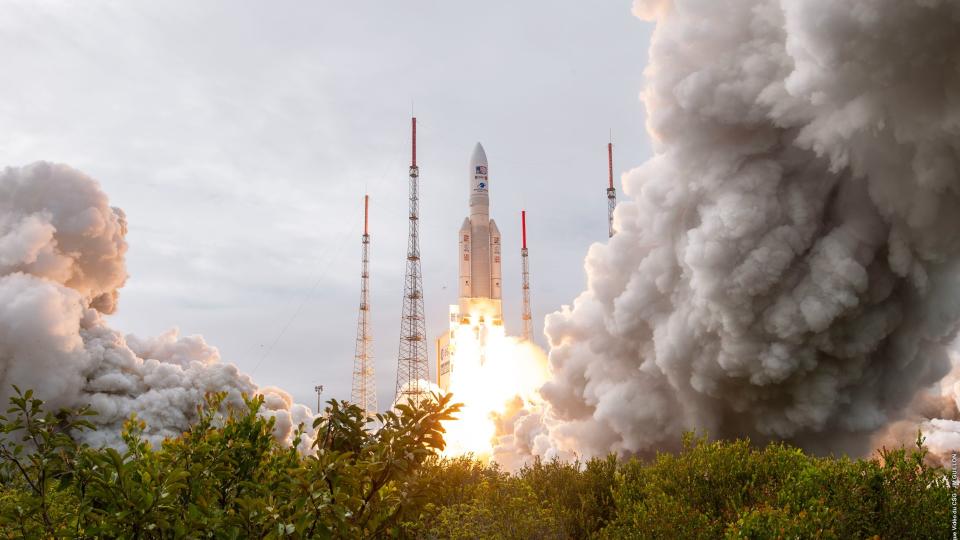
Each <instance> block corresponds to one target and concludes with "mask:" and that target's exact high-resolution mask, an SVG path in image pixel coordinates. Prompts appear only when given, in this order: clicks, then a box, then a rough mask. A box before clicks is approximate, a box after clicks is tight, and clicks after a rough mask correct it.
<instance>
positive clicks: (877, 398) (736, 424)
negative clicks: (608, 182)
mask: <svg viewBox="0 0 960 540" xmlns="http://www.w3.org/2000/svg"><path fill="white" fill-rule="evenodd" d="M634 12H635V14H636V15H638V16H640V17H643V18H648V19H652V20H654V21H656V30H655V32H654V35H653V40H652V45H651V49H650V60H649V67H648V68H647V70H646V79H647V80H646V87H645V89H644V91H643V94H642V99H643V102H644V104H645V106H646V109H647V113H648V121H647V130H648V132H649V133H650V135H651V138H652V139H653V140H654V156H653V157H652V158H651V159H650V160H648V161H647V162H646V163H644V164H643V165H642V166H640V167H638V168H636V169H634V170H632V171H630V172H629V173H628V174H626V175H625V176H624V179H623V185H624V191H625V193H626V195H627V196H628V200H625V201H624V202H622V203H621V204H620V205H619V207H618V208H617V210H616V215H615V229H616V235H615V236H613V238H612V239H611V240H610V241H609V242H608V243H606V244H595V245H593V246H592V247H591V249H590V251H589V253H588V255H587V257H586V261H585V266H586V270H587V274H588V283H587V289H586V291H584V292H583V293H581V294H580V295H579V296H578V297H577V298H576V300H575V301H574V303H573V306H572V307H564V308H563V309H562V310H561V311H559V312H557V313H554V314H552V315H550V316H548V317H547V320H546V334H547V336H548V338H549V341H550V345H551V347H552V350H551V352H550V365H551V370H552V373H553V379H552V380H551V381H550V382H548V383H547V384H546V385H545V386H544V387H543V388H542V390H541V393H542V395H543V396H544V398H545V399H546V400H547V402H548V403H547V408H546V411H545V417H544V419H543V420H542V422H539V424H540V425H541V426H542V427H535V426H534V425H531V422H529V421H523V422H520V425H522V426H523V430H522V433H521V432H520V431H518V432H516V433H515V438H520V437H522V436H523V435H524V434H528V435H527V437H528V438H529V440H527V441H526V442H524V443H523V445H522V446H524V447H526V448H531V449H534V450H532V451H533V453H540V454H543V455H557V454H563V453H564V452H577V453H579V454H580V455H585V456H590V455H598V454H604V453H606V452H609V451H615V452H620V453H644V452H651V451H653V450H657V449H664V448H670V447H671V446H673V445H675V444H676V443H677V441H678V440H679V438H680V434H681V433H682V432H683V431H685V430H699V431H706V432H708V433H709V434H710V435H711V436H714V437H727V436H743V435H747V436H751V437H752V438H754V439H755V440H757V441H760V442H762V441H765V440H770V439H784V440H787V441H791V442H793V443H796V444H799V445H800V446H802V447H804V448H807V449H809V450H812V451H815V452H828V451H846V452H850V453H854V454H862V453H864V452H866V451H868V450H869V449H870V442H871V436H874V435H876V434H878V433H880V432H882V430H884V429H885V428H886V427H888V426H890V425H891V424H892V423H894V422H895V421H897V420H899V419H901V418H905V417H906V416H907V415H908V413H907V412H906V409H907V408H908V405H909V404H910V403H911V402H912V401H913V400H914V398H915V397H916V396H917V395H918V393H919V392H920V391H921V390H922V389H925V388H929V387H930V386H931V385H933V384H934V383H936V382H937V381H939V380H940V379H941V378H943V377H944V375H946V374H947V373H948V371H949V370H950V361H949V358H948V354H947V353H948V344H949V343H950V342H951V340H952V338H953V336H954V335H955V332H956V330H957V326H958V320H960V298H958V292H960V257H958V254H960V235H958V234H957V232H958V231H960V191H958V190H960V177H958V170H960V33H958V32H957V31H956V29H957V27H958V24H960V4H958V3H956V2H948V1H940V0H851V1H848V2H836V1H835V0H754V1H746V0H673V1H670V0H656V1H644V0H638V1H637V2H636V3H635V5H634ZM534 420H536V419H534ZM533 423H534V424H536V423H537V422H536V421H534V422H533ZM927 424H928V429H930V426H935V427H936V428H937V429H939V430H941V431H950V430H952V431H953V432H954V435H955V439H954V440H960V428H958V427H956V426H960V422H953V423H950V422H949V421H947V420H939V421H931V422H928V423H927ZM543 426H545V427H543ZM914 426H916V424H914ZM547 428H549V429H547ZM909 435H910V436H911V437H915V435H916V427H914V429H913V431H912V433H910V434H909ZM937 437H938V440H947V439H948V438H949V437H948V436H947V435H944V434H942V433H941V434H938V435H937ZM511 442H512V443H513V444H517V441H516V440H511Z"/></svg>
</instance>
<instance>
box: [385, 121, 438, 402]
mask: <svg viewBox="0 0 960 540" xmlns="http://www.w3.org/2000/svg"><path fill="white" fill-rule="evenodd" d="M410 126H411V134H412V135H411V148H412V150H411V158H410V221H409V226H408V235H407V236H408V238H407V269H406V273H405V276H404V280H403V281H404V284H403V310H402V313H401V317H400V353H399V355H398V357H397V392H396V398H395V400H394V401H395V402H397V403H403V402H406V400H407V399H413V400H414V401H419V400H420V399H422V398H424V397H426V395H427V393H428V392H429V388H428V387H427V383H426V381H428V379H429V377H430V367H429V365H428V364H427V329H426V328H427V326H426V321H425V313H424V309H423V275H422V274H421V272H420V169H419V168H418V167H417V119H416V118H411V122H410Z"/></svg>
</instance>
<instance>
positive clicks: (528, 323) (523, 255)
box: [520, 210, 533, 341]
mask: <svg viewBox="0 0 960 540" xmlns="http://www.w3.org/2000/svg"><path fill="white" fill-rule="evenodd" d="M520 227H521V229H522V230H523V247H522V248H521V249H520V267H521V269H522V272H523V279H522V282H523V315H522V318H523V339H524V340H525V341H533V317H532V316H531V315H530V262H529V261H528V260H527V211H526V210H521V211H520Z"/></svg>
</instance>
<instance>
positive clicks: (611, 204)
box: [607, 141, 617, 238]
mask: <svg viewBox="0 0 960 540" xmlns="http://www.w3.org/2000/svg"><path fill="white" fill-rule="evenodd" d="M607 178H608V179H609V183H608V184H607V232H608V233H609V237H610V238H613V232H614V231H613V211H614V210H615V209H616V208H617V188H615V187H613V141H610V142H609V143H607Z"/></svg>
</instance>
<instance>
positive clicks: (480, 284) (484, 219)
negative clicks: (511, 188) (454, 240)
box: [460, 143, 501, 320]
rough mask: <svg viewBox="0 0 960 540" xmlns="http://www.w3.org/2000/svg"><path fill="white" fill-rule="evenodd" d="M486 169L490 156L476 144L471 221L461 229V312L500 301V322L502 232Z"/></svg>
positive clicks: (471, 193) (472, 157) (471, 158)
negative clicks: (479, 302) (479, 301)
mask: <svg viewBox="0 0 960 540" xmlns="http://www.w3.org/2000/svg"><path fill="white" fill-rule="evenodd" d="M487 167H488V164H487V154H486V152H484V151H483V145H481V144H480V143H477V145H476V146H475V147H474V149H473V155H472V156H471V157H470V217H468V218H466V219H464V220H463V226H461V227H460V312H461V313H464V314H466V313H469V312H470V309H469V305H470V303H471V302H470V300H471V299H475V298H483V299H491V300H497V302H495V303H494V305H495V306H496V307H497V309H496V313H495V314H493V316H494V319H496V320H499V319H500V317H501V313H500V309H499V304H500V302H499V300H500V295H501V287H500V280H501V273H500V230H499V229H498V228H497V224H496V222H494V221H493V220H492V219H490V178H489V174H488V170H487Z"/></svg>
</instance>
